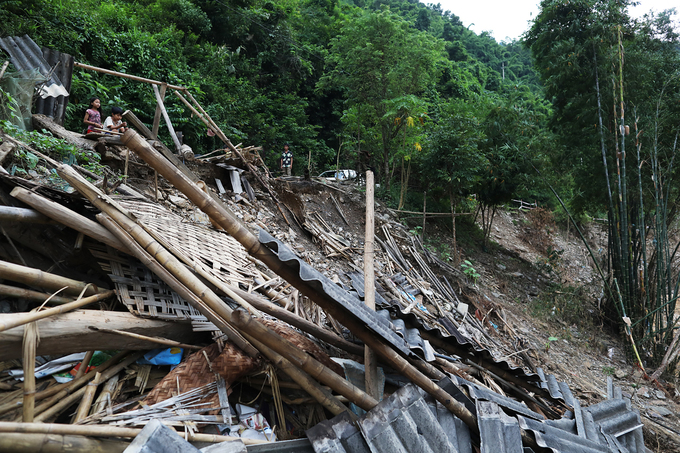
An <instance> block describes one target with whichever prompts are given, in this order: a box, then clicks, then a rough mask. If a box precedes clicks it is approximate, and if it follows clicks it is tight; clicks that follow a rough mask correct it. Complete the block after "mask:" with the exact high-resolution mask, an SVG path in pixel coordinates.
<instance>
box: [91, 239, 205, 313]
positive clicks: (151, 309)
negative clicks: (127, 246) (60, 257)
mask: <svg viewBox="0 0 680 453" xmlns="http://www.w3.org/2000/svg"><path fill="white" fill-rule="evenodd" d="M89 249H90V252H91V253H92V255H93V256H94V257H95V258H96V259H97V262H98V263H99V265H100V266H101V268H102V270H103V271H104V272H106V273H107V274H108V275H109V277H110V278H111V280H112V281H113V283H114V284H115V285H116V290H117V292H118V298H119V300H120V301H121V302H122V303H123V304H124V305H125V306H126V307H127V308H128V310H130V312H131V313H132V314H134V315H137V316H142V317H146V318H159V319H167V320H176V319H187V318H189V319H192V320H193V319H195V318H197V317H199V318H202V319H205V318H204V317H203V316H202V315H201V314H200V313H199V312H198V310H196V309H195V308H194V307H192V306H191V305H189V304H188V303H187V302H186V301H185V300H184V299H182V298H181V297H180V296H179V295H178V294H177V293H175V292H174V291H173V290H171V289H170V287H169V286H168V285H166V284H165V283H164V282H163V281H162V280H160V279H159V278H158V277H156V275H155V274H154V273H153V272H151V271H150V270H149V269H148V268H147V267H146V266H144V265H143V264H142V263H141V262H140V261H138V260H137V259H136V258H133V257H131V256H128V255H125V254H123V253H120V252H118V251H117V250H115V249H113V248H112V247H108V246H106V248H104V247H103V246H100V245H99V244H97V245H90V246H89Z"/></svg>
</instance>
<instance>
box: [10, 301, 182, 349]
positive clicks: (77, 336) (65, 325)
mask: <svg viewBox="0 0 680 453" xmlns="http://www.w3.org/2000/svg"><path fill="white" fill-rule="evenodd" d="M24 315H25V313H10V314H0V322H8V321H12V320H14V319H15V318H21V317H22V316H24ZM37 324H38V329H39V331H40V340H41V341H40V344H39V345H38V349H37V354H38V355H46V354H53V355H56V354H71V353H75V352H82V351H87V350H90V349H93V350H94V349H97V350H108V349H129V350H148V349H153V348H157V347H158V344H157V343H155V342H151V341H147V340H142V339H136V338H129V337H123V336H121V335H117V334H113V333H107V332H95V331H92V330H90V329H89V328H88V327H89V326H96V325H105V326H106V327H107V328H110V329H120V330H125V331H127V332H133V333H140V334H144V335H153V336H159V337H163V338H167V339H171V340H175V341H181V342H190V341H191V339H192V338H193V337H194V333H193V331H192V330H191V323H190V322H189V321H181V322H180V321H173V322H169V321H160V320H155V319H143V318H138V317H137V316H134V315H133V314H131V313H125V312H120V311H100V310H75V311H72V312H70V313H64V314H61V315H57V316H52V317H50V318H46V319H42V320H40V321H38V322H37ZM23 335H24V327H23V326H22V327H15V328H12V329H9V330H6V331H4V332H1V333H0V344H1V345H2V348H0V360H10V359H18V358H20V357H21V342H22V339H23Z"/></svg>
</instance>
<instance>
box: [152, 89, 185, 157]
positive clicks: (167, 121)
mask: <svg viewBox="0 0 680 453" xmlns="http://www.w3.org/2000/svg"><path fill="white" fill-rule="evenodd" d="M153 94H154V95H156V102H157V103H158V107H159V108H160V109H161V113H162V114H163V119H164V120H165V125H166V126H168V132H170V137H172V142H173V143H174V144H175V150H176V151H177V152H178V153H179V151H180V148H181V147H182V145H180V144H179V139H178V138H177V134H176V133H175V128H174V127H172V121H170V116H169V115H168V111H167V110H166V109H165V104H163V98H162V97H161V93H160V92H159V91H158V87H157V86H156V85H153ZM151 133H152V134H153V131H151Z"/></svg>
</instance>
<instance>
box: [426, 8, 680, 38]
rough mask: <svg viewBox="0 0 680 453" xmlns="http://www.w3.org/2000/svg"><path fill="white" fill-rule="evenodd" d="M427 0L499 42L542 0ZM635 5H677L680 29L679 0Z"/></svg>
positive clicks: (638, 13) (639, 11)
mask: <svg viewBox="0 0 680 453" xmlns="http://www.w3.org/2000/svg"><path fill="white" fill-rule="evenodd" d="M421 2H423V3H435V4H436V3H440V4H441V7H442V10H443V11H451V12H452V13H453V14H455V15H456V16H458V17H460V20H461V22H463V25H465V26H466V27H468V28H470V30H472V31H474V32H475V33H477V34H479V33H481V32H483V31H488V32H489V33H490V34H491V35H492V36H493V37H494V38H495V39H496V41H498V42H501V41H512V40H513V39H517V38H519V37H520V35H521V34H522V33H524V32H525V31H527V30H528V29H529V26H530V23H529V21H530V20H532V19H534V18H535V17H536V15H537V14H538V10H539V4H540V0H514V1H512V2H511V1H508V0H473V1H469V0H467V1H461V0H439V1H437V0H425V1H423V0H421ZM639 2H640V5H638V6H636V7H634V8H632V11H631V12H632V15H633V16H634V17H642V16H643V15H644V14H645V13H647V12H649V10H654V11H655V12H660V11H663V10H665V9H670V8H676V9H677V11H678V14H676V15H675V17H674V18H673V19H674V22H675V29H676V30H680V4H679V3H678V0H639Z"/></svg>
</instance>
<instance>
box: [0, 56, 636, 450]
mask: <svg viewBox="0 0 680 453" xmlns="http://www.w3.org/2000/svg"><path fill="white" fill-rule="evenodd" d="M81 66H82V65H81ZM146 82H149V81H146ZM150 83H154V87H156V85H162V89H161V91H158V89H157V88H156V95H157V96H156V97H157V100H158V105H159V109H160V112H161V114H162V115H163V116H164V118H165V120H166V123H167V125H168V127H169V128H171V124H170V119H169V118H168V115H167V111H165V109H164V108H163V95H164V92H165V88H166V86H165V84H161V83H160V82H158V83H156V82H154V81H151V82H150ZM173 89H174V93H175V94H176V95H177V96H178V97H179V98H180V99H181V100H182V102H183V103H184V104H185V105H186V106H187V107H189V108H190V109H191V111H192V112H193V113H194V114H195V115H198V116H199V117H200V118H201V119H202V120H203V121H204V123H205V124H206V126H207V127H208V128H210V130H212V131H213V132H214V133H215V135H216V136H217V137H218V138H220V139H221V140H222V141H223V142H224V145H225V149H224V150H218V151H216V152H215V153H214V154H213V155H212V156H208V157H205V156H204V158H200V157H199V158H195V157H194V156H193V155H192V154H190V153H189V151H188V150H186V149H185V150H184V151H182V147H181V146H175V147H176V151H177V152H178V153H179V155H178V154H175V153H173V152H172V151H171V150H169V149H168V148H167V147H166V146H165V145H164V144H162V143H161V142H160V141H159V140H158V138H157V133H158V123H157V122H156V124H155V125H154V127H152V130H149V129H148V128H147V127H146V126H145V125H144V124H143V123H142V122H141V121H139V119H137V117H136V116H135V115H134V113H133V112H129V111H128V112H126V113H125V115H124V116H125V118H126V120H127V121H128V122H129V123H130V124H131V125H132V126H133V128H134V129H136V130H137V131H139V133H138V132H136V131H135V130H129V131H128V132H126V133H125V134H124V135H123V136H122V137H116V138H115V140H112V141H111V140H104V139H102V138H100V139H99V140H98V141H97V143H96V145H92V146H96V147H98V149H99V150H100V152H101V153H102V154H104V153H111V154H113V155H116V156H117V159H114V162H113V163H112V165H117V166H118V169H119V171H121V172H122V173H123V174H124V175H125V176H128V175H130V174H134V173H136V172H144V173H143V174H145V175H146V176H147V178H149V180H151V177H152V178H153V187H152V188H151V190H149V187H148V185H147V186H144V185H141V186H140V187H132V183H129V182H128V183H126V184H125V185H119V184H115V183H114V184H111V185H110V184H109V182H108V181H107V180H106V179H98V177H97V175H94V176H95V178H93V175H92V174H88V172H83V171H82V169H80V168H78V167H77V166H72V165H68V164H64V163H61V162H58V161H55V160H53V159H52V158H51V157H50V156H48V155H45V154H43V153H40V152H38V151H36V150H34V149H32V148H31V147H30V146H29V145H28V144H26V143H22V142H20V141H18V140H16V139H14V138H12V137H10V136H8V135H5V134H2V135H0V139H1V140H2V142H3V144H5V143H7V144H9V146H11V147H12V148H13V149H25V150H30V152H32V153H34V154H35V155H36V156H39V157H40V158H41V159H42V161H43V162H45V163H46V165H48V166H49V167H50V169H54V170H55V171H56V173H57V174H58V175H59V176H60V178H61V179H62V180H63V181H65V182H66V183H67V184H68V188H69V189H68V191H64V190H60V189H58V188H55V187H51V186H50V182H49V180H48V179H47V178H42V179H41V178H33V179H32V180H29V179H24V178H20V177H17V176H10V175H8V174H0V200H2V203H3V204H4V205H5V206H6V207H7V208H8V209H6V210H3V213H2V216H0V222H1V223H0V225H2V226H3V229H2V231H1V233H2V236H3V238H4V240H3V241H2V242H1V244H0V245H1V247H0V258H1V259H2V261H0V278H2V279H3V281H4V283H3V285H0V295H1V296H3V297H4V300H3V301H2V302H0V303H2V304H3V307H6V309H4V308H3V313H2V314H0V344H1V345H2V346H3V347H2V348H0V360H3V362H0V371H3V372H4V371H5V370H10V369H18V370H21V371H22V373H20V374H21V375H22V376H23V377H24V379H23V381H20V380H19V379H17V378H16V377H15V376H17V375H18V374H19V373H12V374H6V373H3V374H2V375H0V432H1V433H2V435H0V451H40V450H39V448H40V445H43V444H44V443H45V442H47V441H55V442H61V445H62V446H63V447H62V449H54V450H50V451H67V449H68V451H81V450H83V451H84V450H86V449H87V450H91V451H102V452H109V451H110V452H113V451H123V450H125V451H127V452H136V451H149V452H150V451H154V452H155V451H158V452H160V451H169V449H170V448H175V449H176V450H173V451H194V450H195V449H197V448H196V447H197V446H200V445H202V444H205V443H214V444H217V445H222V444H223V447H222V449H219V450H215V449H214V447H207V448H204V450H203V451H274V447H273V445H277V447H276V451H310V452H311V451H316V452H336V451H337V452H343V451H347V452H363V451H385V452H388V451H390V452H392V451H404V452H407V451H432V452H440V451H441V452H444V451H451V452H455V451H461V452H472V451H482V452H492V451H508V452H522V451H523V452H528V451H534V452H539V451H547V450H551V451H555V452H557V451H564V452H577V451H582V452H591V451H592V452H596V451H597V452H631V453H632V452H636V453H643V452H644V451H645V447H644V443H643V440H642V424H641V422H640V416H639V414H638V413H637V412H636V411H635V410H634V409H633V408H632V407H631V406H630V403H629V402H627V401H626V400H625V399H624V398H623V397H622V394H621V392H620V390H619V391H617V390H616V388H615V387H614V386H613V385H611V386H610V389H609V392H608V393H609V395H608V396H609V399H608V400H606V401H604V402H601V403H599V404H596V405H593V406H590V407H584V408H582V407H581V406H580V404H579V402H578V400H577V399H576V398H575V397H574V396H573V395H572V393H571V390H570V389H569V386H568V385H567V384H566V383H564V382H560V381H558V380H557V379H556V378H555V377H554V376H552V375H549V374H546V373H544V371H543V370H542V369H541V368H540V367H537V366H536V365H535V363H533V361H532V360H531V359H530V358H529V357H528V356H527V355H526V354H523V353H522V351H521V350H519V349H517V348H516V347H513V346H511V345H510V344H509V342H505V341H504V340H503V339H502V338H501V336H500V335H499V334H498V332H497V330H498V329H497V328H491V329H490V328H489V326H490V323H491V320H492V319H493V322H494V323H495V325H496V327H498V325H500V326H501V328H504V329H505V331H507V332H509V335H511V336H515V337H517V333H513V328H512V326H511V324H510V323H509V322H508V321H507V319H506V318H505V315H504V314H503V311H502V309H499V310H497V311H496V312H494V313H493V314H491V313H490V312H486V311H484V310H483V307H481V306H480V304H479V303H478V301H476V300H475V298H474V297H470V295H469V293H467V294H466V290H467V289H469V287H468V286H466V283H465V281H464V279H463V278H462V276H461V275H460V272H459V271H458V270H457V269H455V268H453V267H452V266H450V265H448V264H447V263H445V262H443V261H441V260H439V259H438V258H437V257H436V256H434V255H433V254H431V253H430V252H429V251H428V250H427V249H426V248H425V247H424V246H423V244H422V243H420V242H419V241H418V240H417V239H416V238H414V237H412V236H409V235H408V233H407V232H406V231H405V230H404V229H403V228H402V227H401V225H400V224H399V223H398V222H396V221H393V220H392V218H391V217H390V216H389V214H384V215H382V214H381V216H379V224H380V228H378V235H377V236H376V240H377V245H378V246H377V247H376V249H375V252H374V254H375V259H374V263H375V264H374V267H375V270H376V275H377V281H376V285H375V288H376V292H375V304H376V307H375V310H373V309H371V308H369V307H367V306H366V305H365V304H364V300H365V298H366V290H367V288H365V286H367V285H366V284H365V281H364V274H363V272H362V270H363V266H362V261H363V259H362V253H361V242H362V240H363V236H362V235H361V233H360V232H358V231H357V225H352V224H351V223H350V222H349V221H348V220H347V218H346V216H345V214H344V213H343V208H342V207H341V203H344V202H345V200H344V198H343V197H351V196H356V195H352V194H350V193H346V192H344V191H339V192H337V193H340V194H342V195H341V196H340V195H338V197H339V198H340V202H338V200H336V198H335V197H334V196H333V195H329V196H328V198H327V199H326V202H327V203H328V205H327V208H328V211H329V212H331V211H332V212H335V213H337V214H338V215H339V217H338V218H341V219H342V221H343V222H344V223H343V225H344V228H345V230H343V229H342V227H340V228H339V227H338V225H340V224H335V225H331V224H329V221H328V220H327V219H325V218H324V217H325V216H324V215H323V214H324V213H322V212H320V211H318V210H315V211H313V210H306V208H305V202H304V198H305V196H306V195H305V191H319V190H320V189H319V187H321V188H325V187H327V185H328V183H324V184H320V183H315V182H314V181H300V182H299V185H298V186H296V187H297V189H296V190H292V189H290V184H291V182H290V181H286V182H285V183H284V184H283V185H284V186H287V187H281V186H280V185H279V184H280V183H279V182H276V181H274V180H272V179H270V176H269V175H268V174H267V173H266V171H264V169H262V170H261V169H259V168H258V165H260V164H262V160H261V158H260V157H259V154H258V153H257V151H258V149H257V148H256V147H241V146H240V145H237V146H234V145H233V144H232V143H231V142H230V141H229V139H228V138H227V137H226V136H225V135H224V133H223V132H222V131H221V130H220V129H219V128H218V127H217V125H216V124H215V123H214V122H213V121H212V120H211V119H210V117H209V116H208V115H207V113H206V112H205V111H204V110H203V109H202V108H201V106H200V104H198V103H197V102H196V100H195V99H193V97H192V96H191V95H190V94H189V93H188V91H186V90H184V91H183V90H182V89H181V87H174V88H173ZM157 116H158V117H160V114H159V115H157ZM35 120H36V121H40V122H41V124H42V125H44V126H47V127H45V128H46V129H49V130H51V131H52V132H53V133H54V134H55V135H63V136H69V137H71V138H73V135H74V134H72V133H70V132H68V131H66V130H65V129H63V128H59V127H58V126H57V125H53V124H52V123H51V121H50V120H49V119H47V118H45V117H44V116H36V117H35ZM172 135H174V134H172ZM177 144H178V142H177V143H176V145H177ZM265 168H266V167H265ZM225 172H227V173H225ZM241 173H243V174H241ZM152 175H153V176H152ZM225 175H227V176H225ZM206 176H208V177H209V178H211V180H209V179H207V177H206ZM87 178H90V179H89V180H88V179H87ZM220 178H222V179H223V180H224V181H230V182H231V187H232V189H234V190H233V191H227V190H225V188H224V187H223V186H222V179H220ZM140 179H141V178H140ZM212 180H216V181H217V180H219V181H220V182H219V183H217V182H216V183H215V184H216V187H217V190H213V188H211V187H209V185H212ZM93 181H94V183H93ZM232 181H233V182H232ZM240 182H243V185H242V186H241V185H240V184H237V183H240ZM244 191H245V192H246V193H247V194H248V197H247V198H243V197H241V196H240V195H239V194H241V193H243V192H244ZM337 193H336V194H337ZM17 209H20V210H21V211H18V210H17ZM272 211H273V212H274V213H273V212H272ZM291 218H292V219H293V220H294V223H296V225H292V224H291V223H290V219H291ZM279 219H281V220H282V221H281V222H278V220H279ZM18 222H24V223H22V224H21V226H20V227H17V225H18ZM301 235H308V237H310V238H313V239H314V240H315V241H317V242H318V243H319V244H321V251H315V250H312V249H310V248H307V247H305V246H304V245H302V242H301V241H300V238H299V236H301ZM74 244H75V246H74ZM288 244H295V245H293V246H292V248H291V246H289V245H288ZM330 261H333V262H335V263H337V265H336V266H333V267H332V268H331V267H330V266H328V264H327V263H328V262H330ZM339 269H343V270H344V271H343V272H342V273H339V272H338V270H339ZM435 269H436V271H435ZM10 300H11V301H10ZM46 306H50V307H52V308H46ZM29 310H30V311H29ZM483 311H484V315H480V313H482V312H483ZM7 312H11V313H7ZM486 314H489V317H487V316H486ZM366 349H369V350H370V351H372V352H373V353H374V354H375V357H376V360H377V363H378V364H379V366H380V372H379V374H378V376H379V379H380V389H381V390H380V392H379V394H378V395H376V396H374V394H373V392H372V391H371V390H370V389H368V388H367V387H366V386H365V382H364V378H363V371H362V370H363V369H364V368H363V365H362V363H364V361H365V360H364V351H365V350H366ZM151 350H154V352H153V353H149V351H151ZM92 351H104V352H106V353H107V355H105V356H101V357H100V358H99V361H97V360H95V358H96V357H95V355H94V354H93V353H92ZM70 353H85V355H84V356H83V357H82V358H79V359H78V360H79V365H78V367H77V369H74V370H69V369H67V370H66V373H62V374H64V376H59V375H57V377H58V378H59V380H60V381H61V382H59V381H58V380H57V378H55V377H52V375H46V376H42V375H39V377H37V376H36V370H35V366H36V363H38V364H41V363H42V362H44V361H49V360H51V359H55V358H59V357H61V356H63V355H65V354H70ZM79 357H80V356H79ZM180 357H181V360H180ZM19 359H21V360H19ZM170 367H173V368H172V369H171V368H170ZM131 439H134V441H133V442H132V443H130V440H131ZM296 439H297V440H296ZM301 439H302V440H301ZM304 439H307V440H304ZM189 442H191V443H192V444H193V445H191V444H189ZM66 445H71V447H66ZM171 445H172V447H171ZM268 448H271V449H270V450H268Z"/></svg>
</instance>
